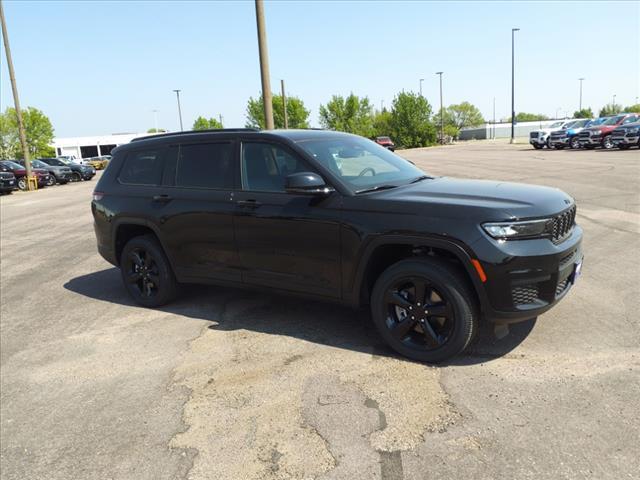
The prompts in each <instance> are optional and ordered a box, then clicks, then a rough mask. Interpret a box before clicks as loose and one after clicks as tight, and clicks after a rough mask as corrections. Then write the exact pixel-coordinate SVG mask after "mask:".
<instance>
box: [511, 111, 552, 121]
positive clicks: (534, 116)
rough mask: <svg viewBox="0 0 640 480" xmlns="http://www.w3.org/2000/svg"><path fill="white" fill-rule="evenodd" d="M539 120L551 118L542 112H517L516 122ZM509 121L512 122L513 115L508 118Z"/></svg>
mask: <svg viewBox="0 0 640 480" xmlns="http://www.w3.org/2000/svg"><path fill="white" fill-rule="evenodd" d="M539 120H549V117H547V116H546V115H542V114H541V113H527V112H519V113H516V122H537V121H539ZM507 122H511V117H509V118H508V119H507Z"/></svg>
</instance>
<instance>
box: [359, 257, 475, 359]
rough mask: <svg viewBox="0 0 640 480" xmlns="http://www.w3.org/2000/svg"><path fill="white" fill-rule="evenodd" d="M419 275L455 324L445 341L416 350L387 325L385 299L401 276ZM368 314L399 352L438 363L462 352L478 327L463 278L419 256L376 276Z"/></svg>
mask: <svg viewBox="0 0 640 480" xmlns="http://www.w3.org/2000/svg"><path fill="white" fill-rule="evenodd" d="M410 277H422V278H425V279H426V280H428V281H429V282H430V283H431V284H432V285H433V286H434V287H436V289H437V290H438V291H440V292H441V293H442V294H443V295H444V296H445V297H447V301H448V302H450V304H451V306H452V307H453V311H454V319H455V320H454V322H455V323H454V327H453V332H452V334H451V337H450V338H449V340H448V341H447V343H446V344H445V345H444V346H442V347H439V348H437V349H434V350H424V351H421V350H417V349H414V348H410V347H408V346H406V345H404V344H403V343H402V342H399V341H398V340H397V339H395V338H394V337H393V336H392V335H391V332H390V331H389V329H388V328H387V326H386V319H387V312H386V305H385V302H384V295H385V292H386V290H387V289H388V288H389V287H391V286H392V285H394V284H396V283H397V282H399V281H401V280H402V279H403V278H410ZM371 315H372V320H373V323H374V324H375V326H376V328H377V330H378V332H379V333H380V335H381V336H382V338H383V339H384V340H385V342H387V344H388V345H389V346H390V347H391V348H393V349H394V350H395V351H397V352H398V353H400V354H402V355H404V356H406V357H408V358H411V359H413V360H418V361H421V362H427V363H438V362H441V361H443V360H446V359H449V358H451V357H453V356H455V355H457V354H459V353H460V352H462V351H463V350H464V349H465V348H466V347H467V345H468V344H469V343H470V342H471V339H472V337H473V336H474V334H475V331H476V330H477V315H476V313H475V305H474V304H473V302H472V298H470V293H469V292H468V290H467V288H466V287H465V286H464V283H463V281H461V280H460V279H459V278H456V272H452V271H450V269H449V268H447V266H446V265H443V264H440V263H439V262H433V263H431V262H427V261H421V260H408V261H401V262H399V263H397V264H395V265H393V266H391V267H389V268H388V269H387V270H386V271H385V272H383V273H382V275H381V276H380V277H379V278H378V281H377V282H376V284H375V286H374V288H373V292H372V295H371Z"/></svg>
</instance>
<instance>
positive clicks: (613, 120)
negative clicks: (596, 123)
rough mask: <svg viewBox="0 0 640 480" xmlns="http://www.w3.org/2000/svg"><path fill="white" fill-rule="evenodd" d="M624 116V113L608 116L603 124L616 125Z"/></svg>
mask: <svg viewBox="0 0 640 480" xmlns="http://www.w3.org/2000/svg"><path fill="white" fill-rule="evenodd" d="M623 118H624V115H616V116H615V117H609V118H607V120H605V121H604V122H603V124H602V125H615V124H616V123H618V122H619V121H620V120H622V119H623Z"/></svg>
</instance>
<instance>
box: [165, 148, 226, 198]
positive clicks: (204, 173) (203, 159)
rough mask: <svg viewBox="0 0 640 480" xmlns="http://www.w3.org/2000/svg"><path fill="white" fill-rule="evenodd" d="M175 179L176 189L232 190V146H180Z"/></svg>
mask: <svg viewBox="0 0 640 480" xmlns="http://www.w3.org/2000/svg"><path fill="white" fill-rule="evenodd" d="M175 178H176V181H175V185H176V186H177V187H188V188H216V189H229V190H230V189H232V188H233V145H232V144H231V143H198V144H186V145H180V149H179V153H178V162H177V165H176V177H175Z"/></svg>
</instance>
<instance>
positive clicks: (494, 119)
mask: <svg viewBox="0 0 640 480" xmlns="http://www.w3.org/2000/svg"><path fill="white" fill-rule="evenodd" d="M492 138H493V139H494V140H495V139H496V97H493V135H492Z"/></svg>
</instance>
